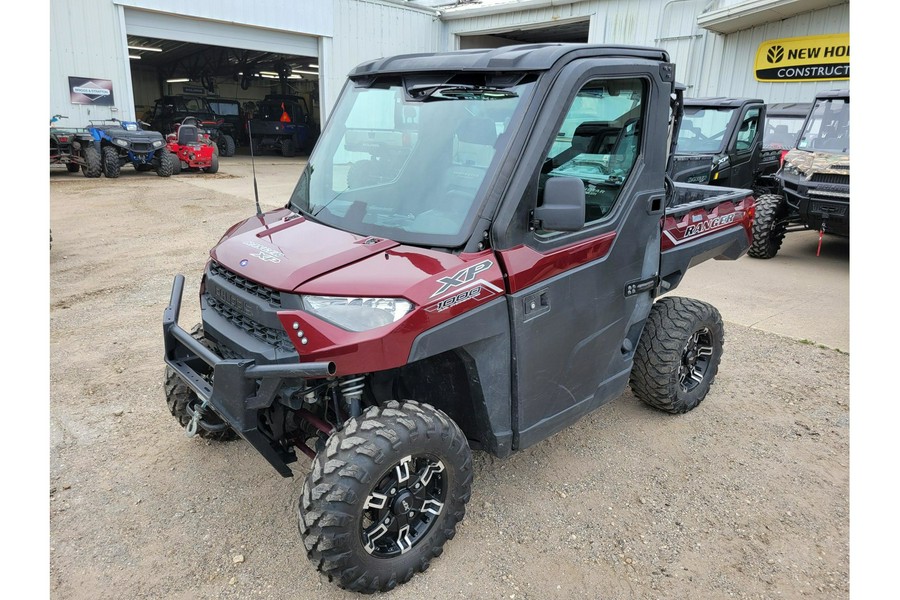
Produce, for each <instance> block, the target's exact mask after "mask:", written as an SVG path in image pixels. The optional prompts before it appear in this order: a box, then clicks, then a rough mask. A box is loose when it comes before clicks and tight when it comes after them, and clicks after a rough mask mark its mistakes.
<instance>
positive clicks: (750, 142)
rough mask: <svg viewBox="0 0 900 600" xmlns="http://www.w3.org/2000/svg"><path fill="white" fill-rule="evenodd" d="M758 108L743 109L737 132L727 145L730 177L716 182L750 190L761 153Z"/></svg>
mask: <svg viewBox="0 0 900 600" xmlns="http://www.w3.org/2000/svg"><path fill="white" fill-rule="evenodd" d="M759 122H760V107H759V106H747V107H744V109H743V112H742V114H741V118H740V121H739V125H738V127H737V130H736V131H735V132H734V137H733V139H732V140H731V144H730V145H729V153H728V154H729V159H730V160H729V162H730V163H731V170H730V175H729V177H728V179H727V180H726V181H722V182H716V183H719V184H720V185H727V186H730V187H739V188H752V187H753V181H754V179H755V177H756V172H755V171H756V167H757V166H758V165H759V155H760V152H761V151H762V130H761V129H760V127H759Z"/></svg>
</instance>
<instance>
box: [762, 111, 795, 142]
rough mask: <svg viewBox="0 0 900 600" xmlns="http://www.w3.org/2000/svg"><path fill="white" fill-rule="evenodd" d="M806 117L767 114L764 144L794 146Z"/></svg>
mask: <svg viewBox="0 0 900 600" xmlns="http://www.w3.org/2000/svg"><path fill="white" fill-rule="evenodd" d="M803 119H805V117H788V116H784V117H772V116H768V115H767V116H766V131H765V133H764V134H763V145H764V146H765V147H766V148H793V147H794V142H796V141H797V136H798V135H800V129H801V128H802V127H803Z"/></svg>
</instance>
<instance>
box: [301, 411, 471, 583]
mask: <svg viewBox="0 0 900 600" xmlns="http://www.w3.org/2000/svg"><path fill="white" fill-rule="evenodd" d="M417 453H429V454H435V455H437V456H439V458H440V459H441V461H442V462H444V463H445V472H446V473H447V476H448V477H449V479H448V491H447V498H446V502H445V505H444V510H442V512H441V514H440V516H439V517H438V521H437V522H435V523H434V525H433V526H432V528H431V529H430V530H429V531H428V533H426V534H425V537H424V538H423V539H421V540H420V541H418V543H416V545H415V546H413V547H412V549H410V550H409V551H408V552H407V553H405V554H401V555H399V556H396V557H391V558H378V557H374V556H372V555H369V554H367V553H366V551H365V549H364V547H363V542H362V539H361V536H360V527H361V517H362V508H363V505H364V503H365V500H366V498H367V497H368V494H369V493H370V492H371V491H372V488H373V487H374V486H375V485H376V484H377V482H378V481H379V480H380V479H381V478H382V477H383V476H384V474H385V473H386V472H387V471H388V470H389V469H391V468H393V465H395V464H396V463H397V462H399V461H400V460H401V459H402V458H403V457H405V456H407V455H411V454H412V455H415V454H417ZM471 485H472V454H471V451H470V450H469V444H468V441H467V440H466V437H465V435H463V433H462V431H460V429H459V427H458V426H457V425H456V424H455V423H454V422H453V421H452V420H451V419H450V417H448V416H447V415H446V414H444V413H443V412H441V411H439V410H437V409H435V408H433V407H432V406H430V405H427V404H420V403H418V402H413V401H404V402H403V403H402V404H401V403H399V402H396V401H391V402H387V403H385V404H384V405H383V406H381V407H370V408H369V409H367V410H366V411H365V412H364V413H363V414H362V415H360V416H359V417H357V418H353V419H350V420H349V421H347V423H346V426H345V427H344V429H343V430H342V431H340V432H336V433H333V434H332V435H331V436H330V437H329V438H328V442H327V443H326V444H325V448H324V450H322V451H321V452H319V453H318V454H317V455H316V458H315V459H314V460H313V464H312V469H311V471H310V473H309V474H308V475H307V477H306V481H305V482H304V484H303V491H302V495H301V497H300V501H299V507H298V525H299V528H300V533H301V536H302V537H303V543H304V546H305V548H306V551H307V556H308V558H309V559H310V560H311V561H312V562H313V563H314V564H315V565H316V568H317V569H318V570H319V571H320V572H322V573H323V574H324V575H325V576H326V577H328V579H329V581H333V582H335V583H337V585H339V586H340V587H342V588H344V589H346V590H350V591H354V592H360V593H364V594H370V593H375V592H383V591H387V590H391V589H393V588H395V587H396V586H398V585H400V584H402V583H405V582H406V581H409V580H410V579H411V578H412V577H413V575H415V574H416V573H419V572H422V571H424V570H425V569H427V568H428V566H429V565H430V563H431V560H432V559H433V558H435V557H437V556H439V555H440V554H441V552H442V551H443V546H444V543H445V542H446V541H447V540H450V539H452V538H453V536H454V535H455V534H456V525H457V523H459V522H460V521H461V520H462V519H463V517H464V516H465V506H466V503H467V502H468V501H469V497H470V494H471Z"/></svg>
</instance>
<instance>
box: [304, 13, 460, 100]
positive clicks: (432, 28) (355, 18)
mask: <svg viewBox="0 0 900 600" xmlns="http://www.w3.org/2000/svg"><path fill="white" fill-rule="evenodd" d="M333 4H334V36H333V38H331V39H328V40H323V44H324V46H325V51H324V52H321V53H320V54H321V55H322V56H323V58H324V63H325V64H326V71H325V73H326V75H325V77H324V79H325V80H324V81H320V85H323V86H324V90H325V93H324V94H323V99H322V100H323V103H324V106H325V108H326V109H330V107H331V106H333V105H334V101H335V100H336V99H337V95H338V93H339V92H340V90H341V87H342V86H343V85H344V80H345V79H346V77H347V73H349V72H350V70H351V69H353V68H354V67H355V66H356V65H358V64H360V63H362V62H365V61H368V60H373V59H376V58H381V57H384V56H391V55H394V54H408V53H414V52H439V51H441V50H446V49H447V48H446V47H445V45H444V44H445V41H446V39H447V38H446V36H445V35H442V30H443V26H442V23H441V22H440V20H439V19H438V18H437V16H435V15H434V14H433V13H432V12H431V11H424V10H419V9H416V8H411V7H405V6H398V5H395V4H390V3H385V2H378V1H372V0H333ZM320 69H321V65H320Z"/></svg>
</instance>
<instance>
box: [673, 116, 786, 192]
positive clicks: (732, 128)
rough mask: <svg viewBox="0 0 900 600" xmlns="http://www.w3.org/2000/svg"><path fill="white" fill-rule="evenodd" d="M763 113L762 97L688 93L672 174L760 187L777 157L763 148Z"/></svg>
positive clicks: (691, 180) (687, 179)
mask: <svg viewBox="0 0 900 600" xmlns="http://www.w3.org/2000/svg"><path fill="white" fill-rule="evenodd" d="M765 119H766V105H765V103H764V102H763V101H762V100H760V99H758V98H686V99H685V101H684V120H683V121H682V123H681V131H680V132H679V134H678V142H677V144H676V148H675V157H674V160H673V162H672V170H671V173H670V174H671V176H672V179H674V180H675V181H684V182H688V183H704V184H710V185H724V186H733V187H739V188H749V189H753V190H754V191H756V192H757V193H761V191H762V189H761V188H766V189H767V187H768V185H771V184H770V183H769V181H768V179H767V177H768V176H770V175H772V174H773V173H775V171H777V170H778V159H779V156H778V153H777V152H775V151H771V152H770V151H766V150H764V149H763V136H762V131H763V129H764V123H765Z"/></svg>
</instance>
